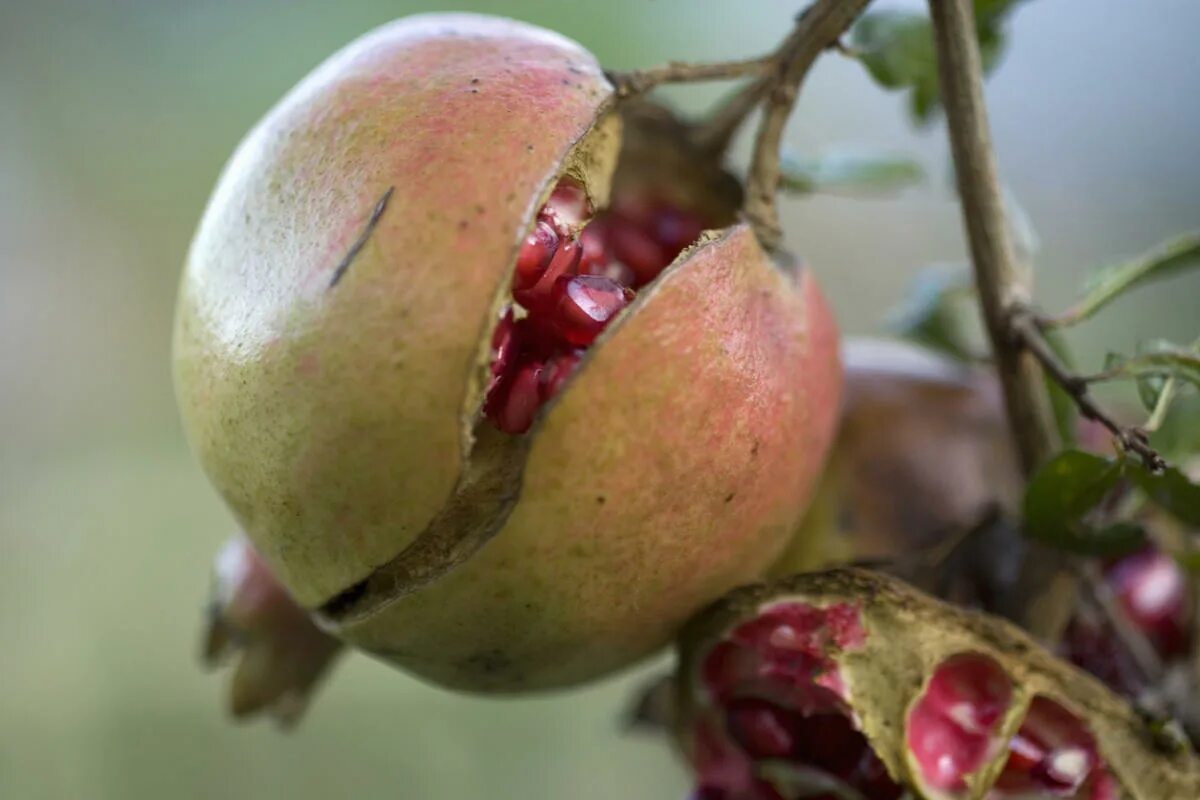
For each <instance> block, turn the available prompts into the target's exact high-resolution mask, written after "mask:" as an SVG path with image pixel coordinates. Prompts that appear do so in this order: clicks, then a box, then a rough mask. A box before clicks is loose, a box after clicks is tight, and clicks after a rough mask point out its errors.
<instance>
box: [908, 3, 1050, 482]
mask: <svg viewBox="0 0 1200 800" xmlns="http://www.w3.org/2000/svg"><path fill="white" fill-rule="evenodd" d="M929 8H930V13H931V15H932V18H933V29H934V40H935V44H936V49H937V59H938V77H939V82H940V84H941V95H942V102H943V105H944V107H945V110H946V121H947V124H948V126H949V129H950V145H951V149H952V151H953V155H954V171H955V175H956V178H957V181H958V193H959V196H960V198H961V200H962V213H963V221H964V223H965V226H966V229H967V237H968V239H969V241H970V248H971V261H972V263H973V264H974V268H975V283H976V285H977V287H978V289H979V300H980V305H981V306H982V308H983V316H984V320H985V321H986V324H987V330H988V336H989V338H990V339H991V344H992V351H993V353H994V354H995V358H996V367H997V370H998V372H999V374H1000V379H1001V381H1002V383H1003V387H1004V402H1005V408H1006V409H1007V411H1008V420H1009V425H1010V427H1011V428H1012V432H1013V436H1014V438H1015V439H1016V442H1017V449H1018V451H1019V453H1020V458H1021V464H1022V466H1023V467H1024V469H1025V472H1026V474H1031V473H1032V472H1033V470H1035V469H1036V468H1037V467H1038V466H1039V465H1040V464H1041V463H1042V462H1044V461H1046V460H1047V459H1048V458H1049V457H1050V456H1051V455H1052V454H1053V453H1054V452H1055V451H1056V450H1057V449H1058V447H1059V437H1058V432H1057V430H1056V428H1055V427H1054V421H1053V420H1054V417H1053V415H1052V413H1051V409H1050V404H1049V398H1048V397H1047V395H1046V392H1045V390H1044V388H1043V385H1042V380H1041V375H1040V373H1039V370H1038V367H1037V364H1036V362H1035V360H1034V359H1033V357H1032V356H1031V355H1029V354H1026V353H1024V352H1023V351H1022V348H1021V345H1020V342H1019V341H1017V340H1016V338H1015V337H1014V336H1013V334H1012V327H1011V317H1012V314H1013V310H1014V307H1015V306H1016V305H1017V304H1019V303H1023V302H1026V301H1027V300H1028V298H1029V292H1030V287H1029V286H1028V285H1026V283H1025V281H1024V280H1023V279H1022V277H1021V275H1020V272H1019V270H1018V266H1017V261H1016V257H1015V255H1014V252H1013V248H1012V243H1011V241H1010V240H1009V236H1008V226H1007V223H1006V221H1005V213H1004V200H1003V196H1002V194H1001V191H1000V184H999V180H998V178H997V175H996V172H997V170H996V159H995V156H994V154H993V152H992V144H991V135H990V132H989V130H988V120H987V110H986V108H985V107H984V102H983V69H982V66H981V64H980V57H979V44H978V42H977V41H976V38H975V20H974V15H973V11H972V7H971V3H970V2H969V0H930V2H929Z"/></svg>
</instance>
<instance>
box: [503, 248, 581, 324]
mask: <svg viewBox="0 0 1200 800" xmlns="http://www.w3.org/2000/svg"><path fill="white" fill-rule="evenodd" d="M582 256H583V248H582V247H580V246H579V242H578V241H577V240H575V239H568V240H567V241H565V242H563V243H562V244H560V245H559V247H558V251H557V252H556V253H555V254H554V258H552V259H550V263H549V264H548V265H547V266H546V269H545V270H544V271H543V272H542V274H541V275H540V276H538V278H537V280H536V281H535V282H534V283H533V284H531V285H529V286H525V287H519V288H518V287H514V289H513V298H515V299H516V301H517V302H518V303H520V304H521V305H523V306H525V308H527V309H528V310H529V311H530V312H535V311H544V310H545V307H546V304H547V303H548V302H551V296H552V294H553V291H554V286H555V282H556V281H557V280H558V279H559V278H560V277H563V276H567V277H569V276H572V275H574V274H575V273H576V271H577V270H578V268H579V260H580V258H581V257H582Z"/></svg>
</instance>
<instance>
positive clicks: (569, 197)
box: [546, 179, 592, 225]
mask: <svg viewBox="0 0 1200 800" xmlns="http://www.w3.org/2000/svg"><path fill="white" fill-rule="evenodd" d="M546 207H547V208H548V209H551V210H552V211H554V212H555V213H556V214H558V216H559V217H560V218H561V219H562V220H564V221H565V222H567V223H570V224H572V225H578V224H579V223H580V222H582V221H583V220H585V219H587V218H588V217H589V216H591V212H592V208H591V204H590V203H589V202H588V199H587V192H585V191H584V190H583V187H582V186H580V185H579V184H577V183H575V182H574V181H572V180H566V179H564V180H561V181H559V182H558V186H556V187H554V191H553V192H551V194H550V199H549V200H547V201H546Z"/></svg>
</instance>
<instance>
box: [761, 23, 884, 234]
mask: <svg viewBox="0 0 1200 800" xmlns="http://www.w3.org/2000/svg"><path fill="white" fill-rule="evenodd" d="M869 1H870V0H816V2H814V3H813V4H812V5H811V6H809V7H808V8H807V9H805V11H804V12H803V13H802V14H801V15H800V17H799V18H798V19H797V21H796V28H795V30H793V31H792V33H791V35H790V36H788V38H787V40H785V41H784V43H783V45H782V46H781V47H780V49H779V53H780V58H779V59H778V61H777V62H776V64H775V69H776V70H777V74H776V78H775V82H774V84H773V86H772V88H771V93H770V95H769V96H768V98H767V107H766V109H765V111H764V113H763V119H762V122H761V123H760V124H759V128H758V135H757V137H756V138H755V141H754V155H753V156H752V159H751V162H750V174H749V175H748V176H747V179H746V202H745V209H744V211H745V215H746V218H747V220H749V222H750V224H751V226H753V228H754V230H755V233H757V234H758V238H759V241H760V242H761V243H762V245H763V247H764V248H766V249H767V250H775V249H777V248H778V247H779V244H780V242H781V241H782V239H783V231H782V229H781V227H780V225H779V210H778V208H777V206H776V203H775V195H776V192H777V190H778V188H779V177H780V167H779V155H780V149H781V148H780V145H781V144H782V141H783V130H784V127H785V126H786V125H787V119H788V117H789V116H790V115H791V112H792V107H793V106H794V105H795V104H796V98H797V96H798V95H799V93H800V85H801V84H802V83H803V82H804V78H805V77H806V76H807V75H808V71H809V70H810V69H811V68H812V65H813V63H814V62H815V61H816V60H817V56H819V55H820V54H821V53H822V52H824V51H825V50H827V49H829V48H830V47H836V46H837V44H838V42H839V39H840V38H841V35H842V34H843V33H845V31H846V30H847V29H848V28H849V27H850V25H851V24H852V23H853V22H854V20H856V19H857V18H858V15H859V14H860V13H862V10H863V9H864V8H866V6H867V3H868V2H869Z"/></svg>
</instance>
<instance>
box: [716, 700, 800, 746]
mask: <svg viewBox="0 0 1200 800" xmlns="http://www.w3.org/2000/svg"><path fill="white" fill-rule="evenodd" d="M725 724H726V725H727V726H728V728H729V734H730V735H731V736H732V737H733V738H734V739H735V740H736V741H737V742H738V744H740V745H741V746H742V747H743V748H745V750H746V752H748V753H749V754H750V755H752V756H755V757H756V758H780V757H782V756H786V755H788V754H789V753H791V752H792V747H793V746H794V744H795V742H794V740H793V738H792V734H791V732H790V731H789V730H788V728H789V721H788V719H787V712H785V711H784V710H783V709H781V708H777V707H776V706H773V705H771V704H770V703H768V702H766V701H765V700H737V701H735V702H734V703H732V704H731V705H730V707H729V710H728V712H727V715H726V722H725Z"/></svg>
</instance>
